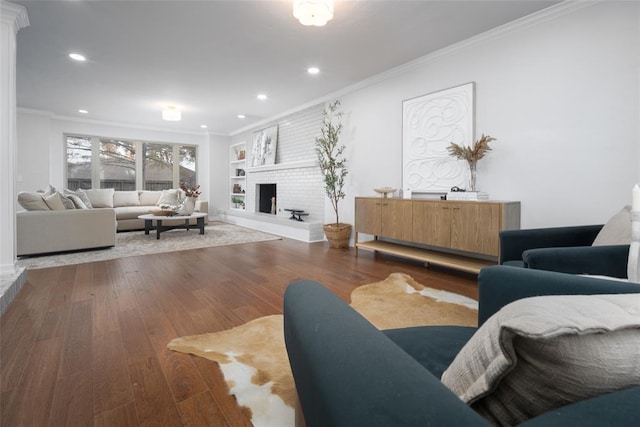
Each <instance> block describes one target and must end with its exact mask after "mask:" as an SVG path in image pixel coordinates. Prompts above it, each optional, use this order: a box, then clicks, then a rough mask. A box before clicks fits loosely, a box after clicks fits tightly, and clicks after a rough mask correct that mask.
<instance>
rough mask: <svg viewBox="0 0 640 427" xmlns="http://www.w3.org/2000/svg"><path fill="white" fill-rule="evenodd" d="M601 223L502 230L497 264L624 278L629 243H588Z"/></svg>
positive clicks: (596, 232) (596, 233)
mask: <svg viewBox="0 0 640 427" xmlns="http://www.w3.org/2000/svg"><path fill="white" fill-rule="evenodd" d="M602 227H603V225H602V224H600V225H582V226H574V227H553V228H532V229H525V230H505V231H502V232H500V256H499V258H498V261H499V264H501V265H510V266H513V267H525V268H533V269H537V270H548V271H558V272H561V273H571V274H592V275H604V276H611V277H620V278H625V277H627V258H628V256H629V245H615V246H591V244H592V243H593V241H594V240H595V238H596V236H597V235H598V233H599V232H600V230H601V229H602Z"/></svg>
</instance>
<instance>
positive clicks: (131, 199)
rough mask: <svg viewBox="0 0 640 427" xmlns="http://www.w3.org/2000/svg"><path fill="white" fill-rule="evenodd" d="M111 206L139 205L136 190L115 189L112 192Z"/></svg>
mask: <svg viewBox="0 0 640 427" xmlns="http://www.w3.org/2000/svg"><path fill="white" fill-rule="evenodd" d="M113 206H114V207H118V206H140V199H138V192H137V191H116V192H114V193H113Z"/></svg>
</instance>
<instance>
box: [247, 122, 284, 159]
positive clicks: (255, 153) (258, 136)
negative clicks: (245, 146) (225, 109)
mask: <svg viewBox="0 0 640 427" xmlns="http://www.w3.org/2000/svg"><path fill="white" fill-rule="evenodd" d="M277 145H278V125H275V126H271V127H270V128H266V129H262V130H260V131H258V132H254V134H253V147H252V149H251V166H252V167H254V166H264V165H273V164H275V163H276V147H277Z"/></svg>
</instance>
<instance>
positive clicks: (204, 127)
mask: <svg viewBox="0 0 640 427" xmlns="http://www.w3.org/2000/svg"><path fill="white" fill-rule="evenodd" d="M200 127H201V128H202V129H206V128H208V127H209V126H207V125H200Z"/></svg>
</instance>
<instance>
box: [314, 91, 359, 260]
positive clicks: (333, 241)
mask: <svg viewBox="0 0 640 427" xmlns="http://www.w3.org/2000/svg"><path fill="white" fill-rule="evenodd" d="M338 107H340V100H336V101H333V102H331V103H330V104H329V105H327V107H326V108H325V109H324V111H323V113H322V127H321V128H320V132H321V133H322V135H321V136H319V137H317V138H316V145H315V151H316V155H317V156H318V163H319V166H320V171H321V172H322V177H323V179H324V190H325V193H326V195H327V197H328V198H329V200H330V201H331V206H332V207H333V211H334V212H335V214H336V222H335V223H332V224H325V225H324V227H323V228H324V234H325V235H326V236H327V240H328V241H329V246H330V247H332V248H347V247H349V239H350V238H351V224H343V223H341V222H340V215H339V213H338V203H339V202H340V200H342V199H344V197H345V194H344V191H343V188H344V179H345V177H346V176H347V173H348V171H347V166H346V164H347V159H345V157H344V154H343V153H344V149H345V146H344V145H339V144H338V139H339V137H340V132H341V131H342V123H341V119H342V112H341V111H338Z"/></svg>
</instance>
